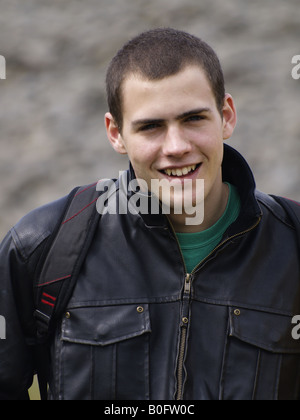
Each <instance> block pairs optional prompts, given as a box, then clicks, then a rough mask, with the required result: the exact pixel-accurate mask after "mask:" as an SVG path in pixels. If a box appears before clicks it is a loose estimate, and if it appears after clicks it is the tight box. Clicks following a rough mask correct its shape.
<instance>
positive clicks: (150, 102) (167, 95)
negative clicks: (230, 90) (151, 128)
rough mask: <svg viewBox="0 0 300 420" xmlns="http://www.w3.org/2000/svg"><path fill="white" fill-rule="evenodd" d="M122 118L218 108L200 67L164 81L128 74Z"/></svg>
mask: <svg viewBox="0 0 300 420" xmlns="http://www.w3.org/2000/svg"><path fill="white" fill-rule="evenodd" d="M122 99H123V100H122V102H123V117H124V119H126V118H129V119H136V118H164V117H165V118H168V115H169V117H170V118H171V117H172V116H173V115H175V114H177V115H179V114H180V113H183V112H186V111H189V110H190V109H196V108H213V107H216V104H215V97H214V95H213V92H212V89H211V85H210V82H209V81H208V78H207V76H206V74H205V72H204V70H202V68H200V67H199V66H189V67H186V68H185V69H183V70H182V71H181V72H179V73H177V74H175V75H172V76H169V77H166V78H164V79H161V80H149V79H146V78H143V77H142V76H140V75H134V74H131V75H129V76H128V77H127V78H126V79H125V81H124V83H123V89H122Z"/></svg>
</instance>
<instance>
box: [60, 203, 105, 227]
mask: <svg viewBox="0 0 300 420" xmlns="http://www.w3.org/2000/svg"><path fill="white" fill-rule="evenodd" d="M97 200H98V197H97V198H95V200H93V201H92V202H91V203H90V204H88V205H86V206H85V207H83V209H81V210H79V212H78V213H76V214H74V216H71V217H70V218H69V219H67V220H65V221H64V222H63V223H62V225H64V224H65V223H67V222H69V221H70V220H72V219H74V217H76V216H78V215H79V214H80V213H82V212H83V211H84V210H85V209H87V208H88V207H89V206H91V205H92V204H93V203H95V201H97Z"/></svg>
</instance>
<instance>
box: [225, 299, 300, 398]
mask: <svg viewBox="0 0 300 420" xmlns="http://www.w3.org/2000/svg"><path fill="white" fill-rule="evenodd" d="M292 328H293V325H292V317H291V316H285V315H282V314H277V313H272V312H265V311H259V310H253V309H247V308H236V307H235V308H234V307H230V308H229V328H228V336H227V340H226V346H225V353H224V360H223V371H222V379H221V393H222V398H223V399H247V400H248V399H261V400H276V399H298V398H299V397H300V367H299V366H300V343H299V341H296V340H294V339H293V338H292Z"/></svg>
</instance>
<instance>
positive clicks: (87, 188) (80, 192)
mask: <svg viewBox="0 0 300 420" xmlns="http://www.w3.org/2000/svg"><path fill="white" fill-rule="evenodd" d="M97 184H98V182H95V183H94V184H92V185H89V186H88V187H86V188H84V189H83V190H82V191H79V192H78V193H77V194H75V197H77V196H78V195H80V194H82V193H83V192H85V191H86V190H89V189H90V188H92V187H95V185H97Z"/></svg>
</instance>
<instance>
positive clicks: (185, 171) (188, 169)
mask: <svg viewBox="0 0 300 420" xmlns="http://www.w3.org/2000/svg"><path fill="white" fill-rule="evenodd" d="M196 166H197V165H191V166H185V167H184V168H180V169H179V168H177V169H165V170H164V172H165V173H166V174H167V175H168V176H183V175H187V174H188V173H189V172H192V171H194V170H195V169H196Z"/></svg>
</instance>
